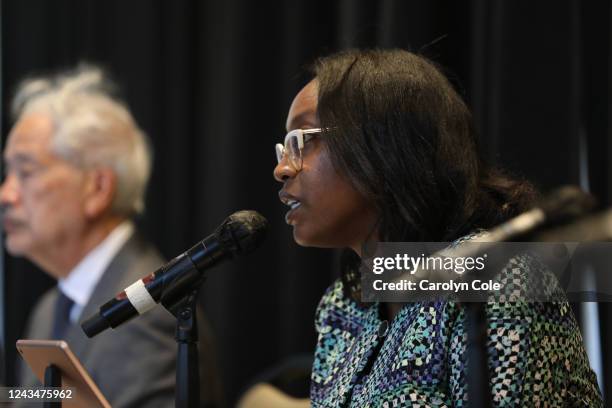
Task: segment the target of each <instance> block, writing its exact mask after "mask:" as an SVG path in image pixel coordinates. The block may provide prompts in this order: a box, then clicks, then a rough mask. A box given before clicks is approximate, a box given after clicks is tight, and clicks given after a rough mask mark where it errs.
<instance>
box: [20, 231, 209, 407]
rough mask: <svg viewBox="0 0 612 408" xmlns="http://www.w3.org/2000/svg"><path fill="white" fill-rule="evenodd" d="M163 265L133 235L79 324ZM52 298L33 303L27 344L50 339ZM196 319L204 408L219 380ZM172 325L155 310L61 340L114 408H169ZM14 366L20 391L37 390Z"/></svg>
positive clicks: (74, 330)
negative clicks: (109, 327) (108, 327)
mask: <svg viewBox="0 0 612 408" xmlns="http://www.w3.org/2000/svg"><path fill="white" fill-rule="evenodd" d="M163 262H164V261H163V258H162V257H161V256H160V254H159V253H158V252H157V250H156V249H155V248H154V247H153V246H152V245H151V244H150V243H148V242H146V241H144V240H143V239H141V238H140V237H139V236H138V235H137V234H134V235H133V236H132V237H131V238H130V239H129V240H128V241H127V242H126V244H125V245H124V246H123V248H122V249H121V250H120V251H119V253H118V254H117V255H116V256H115V258H114V259H113V260H112V261H111V263H110V265H109V266H108V268H107V270H106V271H105V272H104V274H103V276H102V278H101V279H100V281H99V282H98V284H97V285H96V288H95V289H94V291H93V293H92V296H91V298H90V299H89V302H88V303H87V305H86V306H85V308H84V309H83V312H82V314H81V316H80V319H81V320H83V319H86V318H87V317H89V316H90V315H91V314H93V313H95V312H97V311H98V308H99V307H100V305H102V304H104V303H105V302H107V301H108V300H110V299H111V298H112V297H114V296H115V295H116V294H117V293H119V292H121V291H122V290H123V289H125V288H126V287H127V286H129V285H130V284H132V283H133V282H134V281H136V280H138V279H139V278H141V277H143V276H145V275H147V274H149V273H151V272H152V271H154V270H156V269H157V268H158V267H159V266H161V265H162V264H163ZM57 296H58V289H57V287H56V288H53V289H51V290H50V291H49V292H47V293H46V294H45V295H44V296H43V297H42V299H41V300H40V301H39V302H38V304H37V305H36V307H35V309H34V312H33V314H32V315H31V317H30V321H29V325H28V330H27V335H26V338H28V339H48V338H50V337H51V330H52V325H53V313H54V305H55V302H56V299H57ZM198 317H199V319H198V329H199V330H198V333H199V350H200V382H201V396H202V401H203V404H202V405H206V404H208V403H211V402H216V401H218V400H219V397H220V392H219V391H220V390H219V386H218V379H219V377H218V375H217V371H216V370H215V364H214V355H213V352H212V348H211V336H210V330H209V328H208V325H207V323H206V321H205V319H203V314H202V311H201V309H200V310H199V313H198ZM175 324H176V320H175V318H174V316H172V315H171V314H170V313H169V312H168V311H166V310H165V309H164V308H163V307H162V306H158V307H156V308H154V309H153V310H151V311H149V312H147V313H146V314H144V315H142V316H138V317H136V318H134V319H133V320H131V321H129V322H127V323H124V324H123V325H121V326H119V327H118V328H116V329H114V330H106V331H104V332H102V333H101V334H99V335H97V336H95V337H94V338H91V339H90V338H87V337H86V336H85V334H84V333H83V331H82V329H81V327H80V325H73V326H71V327H70V328H69V329H68V332H67V333H66V336H65V340H66V341H67V342H68V345H69V346H70V348H71V349H72V351H73V352H74V354H75V355H76V356H77V357H78V358H79V360H80V361H81V362H82V363H83V365H84V366H85V368H86V369H87V371H88V372H89V374H90V375H91V377H92V378H93V380H94V381H95V382H96V384H97V385H98V387H99V388H100V390H101V391H102V393H103V394H104V396H105V397H106V399H108V401H109V402H110V404H111V405H112V406H113V408H122V407H124V408H125V407H138V408H141V407H152V408H159V407H173V406H174V388H175V387H174V385H175V373H176V370H175V364H176V354H177V346H176V342H175V339H174V336H175ZM18 365H19V377H20V379H21V384H22V386H38V385H39V384H40V382H39V381H38V380H37V379H36V377H35V376H34V374H33V373H32V371H31V370H30V368H29V367H27V366H26V365H25V363H24V362H23V361H20V364H18Z"/></svg>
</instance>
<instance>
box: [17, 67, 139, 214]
mask: <svg viewBox="0 0 612 408" xmlns="http://www.w3.org/2000/svg"><path fill="white" fill-rule="evenodd" d="M113 91H114V85H113V84H112V83H111V82H110V81H109V80H108V79H107V78H106V77H105V75H104V73H103V72H102V70H100V69H99V68H97V67H92V66H83V67H80V68H78V69H77V70H75V71H71V72H67V73H63V74H60V75H57V76H54V77H43V78H33V79H28V80H26V81H24V82H23V83H22V84H21V85H20V86H19V88H18V90H17V93H16V95H15V97H14V99H13V104H12V113H13V116H14V119H15V120H18V119H19V117H21V116H23V115H24V114H27V113H32V112H39V113H43V114H47V115H49V116H50V117H51V119H52V121H53V125H54V134H53V139H52V149H53V152H54V153H55V154H57V155H58V156H59V157H62V158H63V159H65V160H67V161H69V162H70V163H72V164H74V165H76V166H79V167H81V168H94V167H107V168H110V169H111V170H113V171H114V173H115V175H116V177H117V192H116V195H115V197H114V199H113V204H112V210H113V211H114V212H115V213H117V214H120V215H125V216H131V215H133V214H136V213H140V212H142V211H143V210H144V195H145V192H146V188H147V183H148V181H149V176H150V173H151V150H150V147H149V142H148V139H147V137H146V135H145V134H144V132H143V131H142V130H140V129H139V127H138V125H137V124H136V121H135V120H134V118H133V117H132V115H131V113H130V112H129V110H128V108H127V107H126V106H125V105H124V104H123V103H122V102H121V101H120V100H118V99H116V98H115V97H113Z"/></svg>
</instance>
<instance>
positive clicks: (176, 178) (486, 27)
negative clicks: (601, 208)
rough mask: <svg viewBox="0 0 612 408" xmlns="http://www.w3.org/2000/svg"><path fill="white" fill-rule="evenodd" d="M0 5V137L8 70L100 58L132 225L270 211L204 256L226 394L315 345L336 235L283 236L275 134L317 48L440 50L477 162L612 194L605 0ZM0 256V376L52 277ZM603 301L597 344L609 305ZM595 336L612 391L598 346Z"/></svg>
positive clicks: (170, 251) (161, 234)
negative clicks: (125, 171) (116, 114)
mask: <svg viewBox="0 0 612 408" xmlns="http://www.w3.org/2000/svg"><path fill="white" fill-rule="evenodd" d="M1 7H2V22H1V23H2V76H3V78H2V80H3V81H2V90H3V94H2V101H3V104H4V110H3V115H4V120H3V129H2V136H3V138H5V137H6V134H7V132H8V130H9V128H10V122H9V119H8V117H7V108H6V107H7V104H8V102H9V100H10V96H11V93H12V90H14V87H15V86H16V84H17V83H18V81H19V80H20V79H22V78H23V77H24V76H26V75H31V74H36V73H46V72H48V71H50V70H51V71H53V70H57V69H60V68H68V67H72V66H74V65H75V64H77V63H79V62H81V61H88V62H91V63H97V64H101V65H102V66H103V67H106V68H107V69H108V70H109V72H110V73H111V74H113V76H114V78H115V79H116V81H117V82H118V83H119V85H120V86H121V88H122V89H123V94H124V98H125V100H126V101H127V102H128V104H129V106H130V107H131V109H132V110H133V112H134V114H135V116H136V119H137V121H138V122H139V123H140V125H141V127H142V128H143V129H144V130H145V131H146V132H147V133H148V135H149V136H150V138H151V140H152V142H153V146H154V149H155V152H156V156H155V167H154V173H153V177H152V180H151V185H150V189H149V193H148V201H147V203H148V210H147V213H146V215H145V216H144V217H143V219H141V220H140V222H139V224H140V225H141V227H142V229H143V231H144V232H145V233H146V234H147V235H148V236H149V237H150V238H151V239H152V240H153V241H154V242H155V243H157V244H158V246H159V247H160V249H161V250H162V252H163V253H164V254H165V255H166V256H167V257H173V256H174V255H176V254H178V253H179V252H181V251H182V250H184V249H185V248H187V247H188V246H189V245H191V244H192V243H194V242H195V241H196V240H198V239H200V238H202V237H203V236H205V235H207V234H208V233H209V232H210V231H211V230H212V229H213V228H214V227H215V226H216V225H217V224H218V223H220V221H221V220H223V219H224V218H225V217H226V216H227V215H229V214H230V213H232V212H233V211H235V210H239V209H255V210H258V211H260V212H261V213H262V214H264V215H265V216H266V217H267V218H268V219H269V221H270V225H271V230H270V234H269V237H268V240H267V242H266V243H265V244H264V246H263V248H261V249H260V250H258V251H257V252H256V253H254V254H252V255H250V256H248V258H245V259H239V260H236V262H233V263H231V264H228V265H226V266H223V267H220V268H217V269H216V270H214V271H211V273H210V275H209V279H208V281H207V282H206V284H205V285H204V288H203V290H202V297H201V298H202V302H203V304H204V306H205V310H206V312H207V314H208V317H209V319H210V321H211V324H212V326H213V328H214V330H215V332H216V336H217V353H218V358H219V361H220V363H221V367H222V371H223V377H224V378H223V379H224V383H225V389H226V394H227V399H228V400H229V401H230V402H233V401H235V399H236V398H237V396H238V395H239V393H240V392H241V390H242V389H243V387H244V386H246V385H247V383H248V381H249V380H250V379H251V378H253V377H254V376H255V375H256V374H257V373H259V372H261V371H262V370H263V369H264V368H266V367H268V366H270V365H273V364H275V363H277V362H279V361H281V360H282V359H284V358H286V357H288V356H291V355H294V354H296V353H300V352H312V350H313V348H314V343H315V340H316V338H315V333H314V328H313V317H314V311H315V307H316V305H317V302H318V299H319V298H320V296H321V295H322V293H323V291H324V290H325V288H326V287H327V286H328V285H329V284H330V283H331V282H332V280H333V279H334V277H335V276H337V259H336V255H335V254H334V252H332V251H325V250H318V249H309V248H300V247H298V246H297V245H296V244H295V243H294V242H293V240H292V237H291V231H290V228H289V227H288V226H286V225H285V224H284V221H283V218H284V213H285V209H284V206H282V205H281V204H280V203H279V201H278V199H277V195H276V193H277V190H278V189H279V188H280V185H279V184H278V183H276V182H275V181H274V180H273V179H272V168H273V166H274V164H275V156H274V152H273V145H274V143H276V142H278V141H281V140H282V138H283V137H284V134H285V130H284V122H285V118H286V113H287V110H288V107H289V104H290V102H291V100H292V98H293V96H294V95H295V93H296V92H297V91H298V90H299V89H300V87H301V86H303V85H304V84H305V83H306V82H307V81H308V79H309V77H308V75H307V74H305V71H304V68H305V67H307V66H308V64H309V63H311V62H312V61H313V60H314V58H315V57H317V56H320V55H324V54H328V53H331V52H334V51H337V50H340V49H344V48H349V47H373V46H379V47H400V48H405V49H409V50H412V51H418V52H421V53H423V54H424V55H426V56H428V57H430V58H432V59H434V60H435V61H437V62H438V63H440V64H442V65H443V66H444V67H445V72H446V73H447V75H449V76H450V78H451V80H452V82H453V83H454V84H455V85H456V86H457V88H458V89H459V90H460V92H461V93H462V94H463V95H464V97H465V98H466V100H467V101H468V103H469V104H470V106H471V107H472V109H473V112H474V117H475V122H476V126H477V129H478V131H479V134H480V135H481V144H482V148H483V152H484V153H485V156H486V157H487V159H488V160H489V161H490V162H492V163H495V164H499V165H502V166H505V167H507V168H509V169H510V170H511V171H512V172H514V173H515V174H517V175H520V176H525V177H527V178H529V179H531V180H533V181H534V182H535V183H536V184H537V185H538V186H539V187H540V188H542V189H543V190H544V191H546V190H548V189H551V188H553V187H555V186H558V185H561V184H567V183H574V184H577V183H580V182H582V185H583V186H589V187H590V188H591V190H592V191H593V192H594V193H595V194H596V195H597V196H598V197H599V198H600V200H601V201H602V203H603V204H604V205H609V204H610V200H611V198H612V197H611V193H612V189H611V188H610V187H611V185H610V182H611V180H610V177H611V174H612V164H611V163H612V161H611V160H610V157H612V148H611V144H610V141H609V140H610V124H609V119H608V118H609V114H610V113H611V112H610V93H611V88H610V79H609V72H610V62H609V59H610V33H611V32H610V28H611V25H610V21H611V10H610V4H609V2H605V1H601V2H590V1H589V2H588V1H580V0H556V1H532V0H512V1H509V0H508V1H504V0H470V1H442V0H418V1H416V0H410V1H409V0H376V1H369V0H362V1H357V0H270V1H265V2H263V1H261V2H255V1H247V0H242V1H240V0H224V1H204V0H177V1H169V0H167V1H162V0H129V1H119V0H2V3H1ZM581 166H583V167H582V168H583V169H587V170H588V171H587V172H585V171H582V172H581V170H580V169H581ZM585 183H587V184H585ZM4 263H5V265H4V266H5V271H6V273H5V275H6V287H5V293H4V302H5V305H6V311H7V313H6V331H7V336H6V339H5V340H6V342H5V344H6V353H7V355H6V365H7V380H8V383H11V382H12V381H13V380H14V378H13V377H12V374H11V373H12V369H13V360H14V358H15V350H14V346H12V345H13V344H14V342H15V340H16V339H17V338H19V335H20V333H21V331H22V330H23V327H24V324H25V319H26V316H27V314H28V312H29V310H30V308H31V306H32V303H33V302H34V301H35V299H36V298H37V297H38V296H39V295H40V293H41V292H42V291H43V290H44V289H45V288H46V287H48V286H49V285H50V284H52V282H51V280H50V279H48V278H45V275H44V274H42V273H41V272H40V271H37V270H36V268H34V267H33V266H32V265H30V264H29V263H27V262H25V261H23V260H16V259H13V258H11V257H8V256H7V257H5V261H4ZM600 306H601V308H600V317H601V323H602V341H603V344H604V345H605V344H606V338H607V335H608V334H610V333H611V330H612V328H611V322H612V313H611V312H610V308H609V307H608V306H607V305H600ZM604 353H605V354H604V360H605V364H604V367H605V369H606V370H607V371H605V373H604V374H605V378H606V379H607V380H608V382H607V384H608V385H607V388H606V393H607V395H612V389H611V388H610V385H609V384H610V383H611V382H610V381H609V380H612V371H611V370H610V369H611V368H612V355H611V353H610V351H609V350H605V347H604ZM127 363H129V362H127Z"/></svg>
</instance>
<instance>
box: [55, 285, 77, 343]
mask: <svg viewBox="0 0 612 408" xmlns="http://www.w3.org/2000/svg"><path fill="white" fill-rule="evenodd" d="M72 305H74V302H73V301H72V299H70V298H69V297H68V296H66V295H64V293H63V292H62V291H61V290H60V291H59V296H58V297H57V301H56V303H55V314H54V315H53V331H52V334H51V336H52V338H53V339H58V340H59V339H63V338H64V335H65V334H66V330H68V328H69V327H70V324H71V323H70V310H71V309H72Z"/></svg>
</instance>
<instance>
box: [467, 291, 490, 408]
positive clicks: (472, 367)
mask: <svg viewBox="0 0 612 408" xmlns="http://www.w3.org/2000/svg"><path fill="white" fill-rule="evenodd" d="M463 305H464V310H465V323H466V329H467V344H466V354H467V372H468V381H467V382H468V384H467V391H468V392H467V395H468V407H470V408H490V407H491V402H492V401H491V385H490V378H489V377H490V373H489V365H488V358H487V357H488V356H487V315H486V309H485V308H486V303H485V302H466V303H464V304H463Z"/></svg>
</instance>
